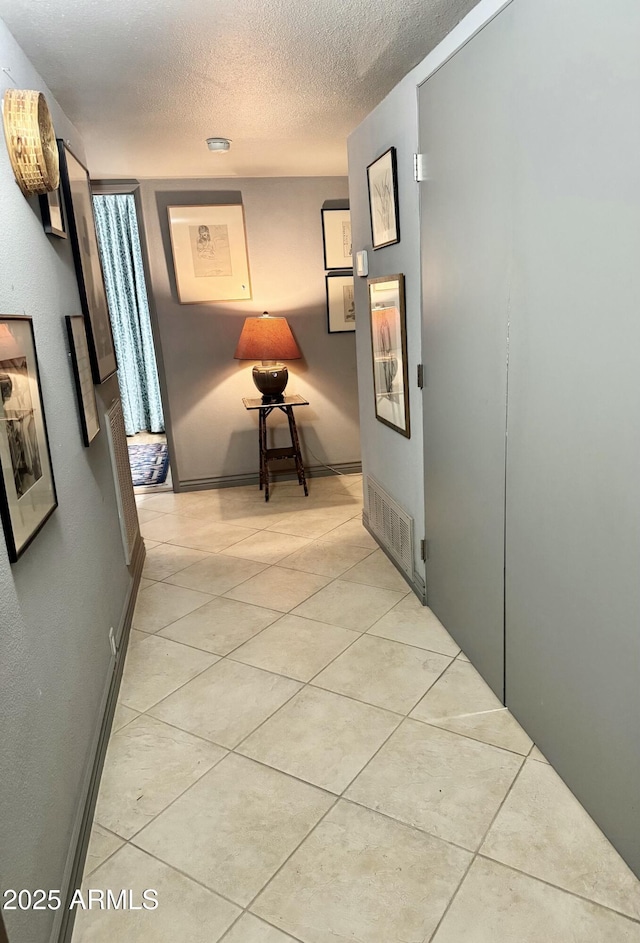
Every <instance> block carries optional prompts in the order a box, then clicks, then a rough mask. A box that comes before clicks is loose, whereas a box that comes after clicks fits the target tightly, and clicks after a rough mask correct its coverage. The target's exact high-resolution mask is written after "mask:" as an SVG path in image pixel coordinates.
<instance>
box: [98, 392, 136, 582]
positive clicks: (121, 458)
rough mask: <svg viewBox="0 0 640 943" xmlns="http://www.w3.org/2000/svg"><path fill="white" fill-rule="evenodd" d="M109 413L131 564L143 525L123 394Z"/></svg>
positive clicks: (113, 461) (126, 552)
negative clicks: (130, 458) (125, 419)
mask: <svg viewBox="0 0 640 943" xmlns="http://www.w3.org/2000/svg"><path fill="white" fill-rule="evenodd" d="M105 415H106V420H107V430H108V439H109V450H110V452H111V464H112V465H113V477H114V480H115V485H116V499H117V502H118V515H119V516H120V530H121V531H122V544H123V546H124V556H125V562H126V564H127V566H128V565H129V564H130V563H131V558H132V556H133V548H134V547H135V545H136V540H137V539H138V534H139V533H140V525H139V524H138V509H137V507H136V499H135V495H134V493H133V482H132V480H131V467H130V465H129V449H128V448H127V436H126V433H125V430H124V416H123V415H122V402H121V401H120V398H118V399H114V401H113V403H112V404H111V406H109V408H108V409H107V411H106V414H105Z"/></svg>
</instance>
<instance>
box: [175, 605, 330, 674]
mask: <svg viewBox="0 0 640 943" xmlns="http://www.w3.org/2000/svg"><path fill="white" fill-rule="evenodd" d="M281 617H282V613H281V612H277V611H276V610H275V609H262V608H261V607H260V606H250V605H248V604H247V603H245V602H237V601H236V600H235V599H222V598H221V597H217V598H216V599H212V600H211V602H208V603H205V605H204V606H201V607H200V608H199V609H196V610H195V612H191V613H189V615H188V616H185V617H184V618H183V619H178V621H177V622H173V623H172V624H171V625H168V626H167V627H166V629H162V630H161V631H160V632H158V635H159V636H162V637H164V638H170V639H173V640H174V641H175V642H182V643H183V644H185V645H193V646H194V647H195V648H202V649H204V651H207V652H214V653H215V654H217V655H228V654H229V652H231V651H233V650H234V648H237V647H238V646H239V645H242V643H243V642H246V641H247V640H248V639H250V638H252V637H253V636H254V635H256V634H257V633H258V632H261V631H262V629H264V628H266V627H267V626H268V625H271V623H272V622H275V621H276V619H280V618H281ZM240 660H241V661H244V659H240ZM318 670H320V669H318Z"/></svg>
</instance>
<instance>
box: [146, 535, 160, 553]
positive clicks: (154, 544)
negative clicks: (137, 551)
mask: <svg viewBox="0 0 640 943" xmlns="http://www.w3.org/2000/svg"><path fill="white" fill-rule="evenodd" d="M159 545H160V541H159V540H149V539H148V538H145V540H144V547H145V550H152V549H153V548H154V547H158V546H159Z"/></svg>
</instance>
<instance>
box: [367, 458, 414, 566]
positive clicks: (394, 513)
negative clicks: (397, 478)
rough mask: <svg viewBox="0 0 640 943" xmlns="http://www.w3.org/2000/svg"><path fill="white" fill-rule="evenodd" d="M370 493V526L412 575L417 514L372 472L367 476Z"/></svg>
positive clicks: (386, 548) (395, 558) (368, 500)
mask: <svg viewBox="0 0 640 943" xmlns="http://www.w3.org/2000/svg"><path fill="white" fill-rule="evenodd" d="M366 494H367V506H368V515H369V527H370V528H371V530H372V531H373V533H374V534H375V535H376V537H377V538H378V539H379V540H380V543H382V544H383V546H384V548H385V550H387V551H388V552H389V553H390V554H391V556H392V557H393V558H394V560H396V561H397V563H398V566H399V567H400V569H401V570H404V572H405V573H406V574H407V576H409V577H411V578H412V577H413V518H412V517H409V515H408V514H407V512H406V511H405V510H404V509H403V508H401V507H400V505H399V504H397V503H396V502H395V501H394V500H393V498H392V497H391V495H389V494H387V492H386V491H385V490H384V488H383V487H382V486H381V485H379V484H378V482H377V481H376V480H375V478H371V477H370V476H367V489H366Z"/></svg>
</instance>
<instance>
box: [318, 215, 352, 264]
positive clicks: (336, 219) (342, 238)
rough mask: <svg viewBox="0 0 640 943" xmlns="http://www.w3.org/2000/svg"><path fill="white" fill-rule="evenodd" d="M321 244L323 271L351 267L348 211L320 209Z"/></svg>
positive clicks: (349, 216) (349, 217)
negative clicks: (322, 249) (322, 247)
mask: <svg viewBox="0 0 640 943" xmlns="http://www.w3.org/2000/svg"><path fill="white" fill-rule="evenodd" d="M322 243H323V246H324V267H325V269H327V270H331V269H347V268H352V267H353V256H352V249H351V211H350V210H348V209H329V208H326V207H323V208H322Z"/></svg>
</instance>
